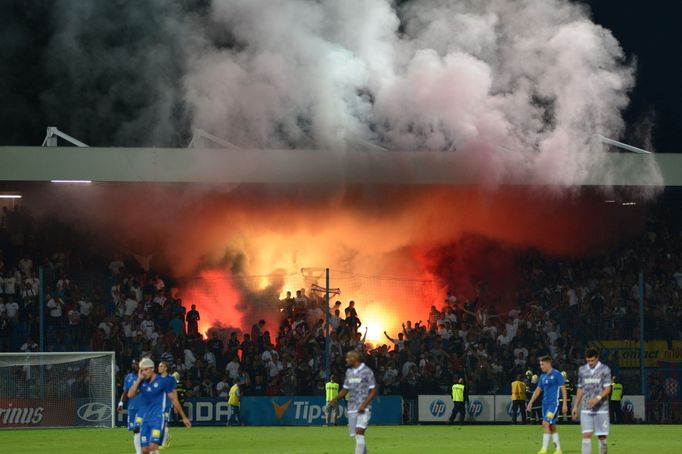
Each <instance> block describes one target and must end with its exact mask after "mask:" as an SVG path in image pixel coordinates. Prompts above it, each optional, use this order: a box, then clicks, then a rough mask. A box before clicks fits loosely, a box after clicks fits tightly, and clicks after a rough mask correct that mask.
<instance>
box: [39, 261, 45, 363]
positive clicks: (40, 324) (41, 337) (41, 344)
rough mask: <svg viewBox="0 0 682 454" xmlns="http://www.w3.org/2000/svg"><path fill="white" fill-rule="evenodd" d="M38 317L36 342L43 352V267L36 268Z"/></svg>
mask: <svg viewBox="0 0 682 454" xmlns="http://www.w3.org/2000/svg"><path fill="white" fill-rule="evenodd" d="M38 280H39V283H38V317H39V318H40V320H39V322H38V323H39V329H40V333H39V334H38V337H39V339H38V341H39V343H40V351H41V352H45V283H44V279H43V267H42V266H41V267H40V268H38Z"/></svg>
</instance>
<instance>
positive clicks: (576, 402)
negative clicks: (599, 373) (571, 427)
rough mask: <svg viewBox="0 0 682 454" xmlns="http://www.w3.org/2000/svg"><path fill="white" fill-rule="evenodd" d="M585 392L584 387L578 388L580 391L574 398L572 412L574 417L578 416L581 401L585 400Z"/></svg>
mask: <svg viewBox="0 0 682 454" xmlns="http://www.w3.org/2000/svg"><path fill="white" fill-rule="evenodd" d="M583 394H585V391H583V388H582V387H580V388H578V391H577V392H576V393H575V399H574V400H573V411H572V412H571V416H572V417H573V419H576V418H577V417H578V408H580V402H581V401H582V400H583Z"/></svg>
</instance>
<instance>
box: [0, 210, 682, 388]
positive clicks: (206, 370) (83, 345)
mask: <svg viewBox="0 0 682 454" xmlns="http://www.w3.org/2000/svg"><path fill="white" fill-rule="evenodd" d="M1 221H2V223H1V224H0V250H1V253H0V351H26V352H29V351H38V349H39V345H38V344H37V342H36V341H37V339H38V337H39V321H38V319H39V309H40V307H39V305H40V304H43V310H44V311H45V320H46V321H45V350H46V351H90V350H93V351H100V350H102V351H115V352H116V358H117V363H118V366H119V371H118V380H119V382H120V380H121V378H122V377H123V376H124V375H125V373H126V372H127V371H128V366H129V364H130V362H131V360H132V359H134V358H140V357H141V356H143V355H150V356H151V357H152V358H154V359H155V360H157V361H159V360H163V361H166V362H167V363H168V364H169V367H170V369H171V370H172V371H178V372H179V373H180V376H181V380H182V386H183V388H184V389H185V390H186V397H192V396H197V397H199V396H201V397H226V396H227V392H228V390H229V387H230V386H231V384H233V383H235V382H238V383H240V384H241V386H242V388H243V391H242V392H243V394H245V395H310V394H322V393H323V390H324V379H325V322H324V318H325V307H324V300H323V299H322V298H321V297H319V296H317V295H316V294H315V293H313V292H310V291H309V290H307V289H299V290H297V291H295V293H294V294H293V295H292V294H291V293H287V295H286V296H285V297H284V298H283V299H282V300H281V301H279V302H278V304H279V307H280V309H281V312H280V313H281V314H282V315H281V320H280V323H278V324H277V325H273V326H270V325H268V323H266V322H265V320H252V321H250V323H253V326H252V328H251V330H250V331H246V332H241V331H240V330H232V331H230V330H224V329H223V330H219V329H216V330H210V331H209V333H208V336H206V337H204V336H202V334H201V333H199V327H198V321H199V320H200V317H201V314H200V313H199V311H197V310H196V308H195V307H194V306H191V307H190V308H187V307H186V305H185V304H184V303H183V302H182V300H181V299H180V298H178V297H177V294H176V292H174V291H172V289H171V288H170V287H171V286H170V285H167V282H170V279H172V277H169V276H160V275H159V274H156V273H154V272H150V271H144V270H143V269H141V268H139V267H135V266H131V265H130V264H128V263H126V261H125V260H123V259H121V258H116V259H114V260H111V261H110V262H109V263H108V264H100V265H98V266H99V271H100V272H101V273H102V279H101V280H100V281H98V282H96V283H89V284H91V285H88V286H87V287H88V288H89V290H88V291H84V290H82V289H81V285H80V284H83V283H79V282H76V281H75V280H74V278H73V275H74V272H75V268H81V267H82V266H83V265H82V264H81V263H80V260H79V258H78V256H77V255H74V253H72V252H69V251H71V250H73V249H72V248H70V247H62V248H61V249H58V248H54V249H52V250H49V251H48V250H47V249H46V248H48V246H49V243H46V242H43V241H42V240H40V235H39V234H38V232H37V231H38V230H39V227H38V226H37V223H36V221H35V220H33V218H32V217H31V216H30V213H29V212H28V211H27V210H25V209H22V208H20V207H19V208H15V209H6V208H5V209H4V210H3V216H2V220H1ZM76 243H77V241H76ZM62 246H63V245H62ZM680 259H682V241H681V239H680V236H679V234H678V233H677V232H673V231H672V230H670V229H669V227H668V226H667V225H666V224H664V223H659V224H651V225H650V228H649V229H647V231H646V232H645V233H643V234H642V235H641V237H639V238H637V239H635V240H633V241H631V242H629V243H628V244H627V245H626V246H624V247H621V248H620V249H618V250H616V251H613V252H611V253H609V254H601V255H597V256H595V257H591V258H586V259H572V260H561V259H557V258H549V257H546V256H543V255H542V254H540V253H538V252H537V251H530V252H528V253H526V254H525V255H524V256H523V257H520V258H519V259H518V262H519V264H518V265H519V269H520V270H521V272H522V273H523V274H524V276H523V277H524V279H523V282H524V285H523V286H522V287H521V288H520V289H519V290H518V292H517V294H516V295H515V298H514V299H515V302H514V303H513V304H511V305H509V304H506V305H503V304H502V303H501V302H500V301H494V300H488V299H486V298H484V297H482V296H480V295H478V296H476V295H473V296H472V295H469V296H468V297H464V296H462V295H458V294H457V292H456V289H453V291H452V292H451V293H448V294H447V295H444V296H443V300H442V301H439V302H438V303H437V304H434V305H433V306H432V307H431V310H430V312H429V313H428V314H424V319H425V320H426V322H423V323H422V322H413V321H407V320H406V321H405V323H404V324H403V327H402V330H401V332H398V333H396V332H390V333H389V332H386V333H385V343H378V344H375V345H372V344H370V343H369V342H366V339H365V338H364V335H365V333H366V331H364V327H363V326H362V301H361V300H358V301H357V304H356V303H355V302H354V301H347V302H345V303H344V302H342V301H337V302H336V303H335V304H334V305H333V306H332V307H331V308H330V312H331V314H332V316H331V326H330V330H331V335H330V343H331V370H332V372H333V373H335V374H336V376H337V377H343V374H344V371H345V362H344V356H345V353H346V352H348V351H349V350H360V351H363V352H364V353H365V358H366V359H365V361H366V363H367V364H368V365H369V366H370V367H371V368H372V369H373V370H374V371H375V374H376V378H377V382H378V383H379V385H380V392H381V393H382V394H401V395H403V396H404V397H406V398H410V397H414V396H416V395H417V394H420V393H427V394H432V393H439V394H440V393H446V394H447V393H448V392H449V389H450V387H451V386H452V383H454V381H455V380H456V379H457V378H458V377H464V378H465V380H466V382H467V384H468V386H469V392H470V393H472V394H495V393H502V392H508V386H509V383H510V382H511V381H512V380H513V378H514V377H516V376H517V375H518V374H523V373H525V371H526V370H529V369H530V370H532V371H534V372H537V370H538V366H537V364H538V358H539V357H540V356H542V355H544V354H550V355H551V356H552V357H553V358H554V359H555V365H557V367H558V368H559V369H560V370H566V371H567V372H568V374H569V377H570V378H574V375H575V373H576V371H577V369H578V367H579V365H581V364H582V363H583V357H582V352H583V350H584V348H585V346H586V345H587V343H588V342H590V341H592V340H597V339H602V340H604V339H636V338H637V337H638V336H639V332H638V330H639V323H638V319H637V318H636V317H634V316H633V314H637V313H638V296H639V285H638V275H639V271H640V270H642V271H643V272H644V274H645V276H646V277H647V280H646V285H645V299H646V308H645V314H646V322H645V327H646V333H647V337H648V338H656V339H662V340H666V341H667V342H669V343H670V342H672V341H673V340H677V339H681V338H682V304H681V303H680V289H681V288H682V272H680V263H681V262H680ZM38 264H40V266H41V267H42V270H43V273H44V276H43V279H44V283H45V294H44V298H43V300H42V301H40V299H39V279H38V277H37V268H38ZM83 287H85V286H83ZM611 366H612V368H614V365H613V364H612V365H611ZM615 369H616V372H617V366H616V368H615ZM626 386H627V385H626Z"/></svg>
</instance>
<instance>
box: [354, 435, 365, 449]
mask: <svg viewBox="0 0 682 454" xmlns="http://www.w3.org/2000/svg"><path fill="white" fill-rule="evenodd" d="M355 454H365V436H364V435H360V434H355Z"/></svg>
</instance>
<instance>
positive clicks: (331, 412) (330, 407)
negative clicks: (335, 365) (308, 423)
mask: <svg viewBox="0 0 682 454" xmlns="http://www.w3.org/2000/svg"><path fill="white" fill-rule="evenodd" d="M324 390H325V396H326V402H327V404H326V405H325V407H324V425H325V426H327V425H329V424H331V425H333V426H335V425H336V417H337V416H338V413H339V405H338V403H333V404H332V402H335V401H334V398H335V397H336V396H338V395H339V384H338V383H336V377H335V376H334V374H332V375H331V376H330V377H329V382H328V383H325V385H324Z"/></svg>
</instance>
